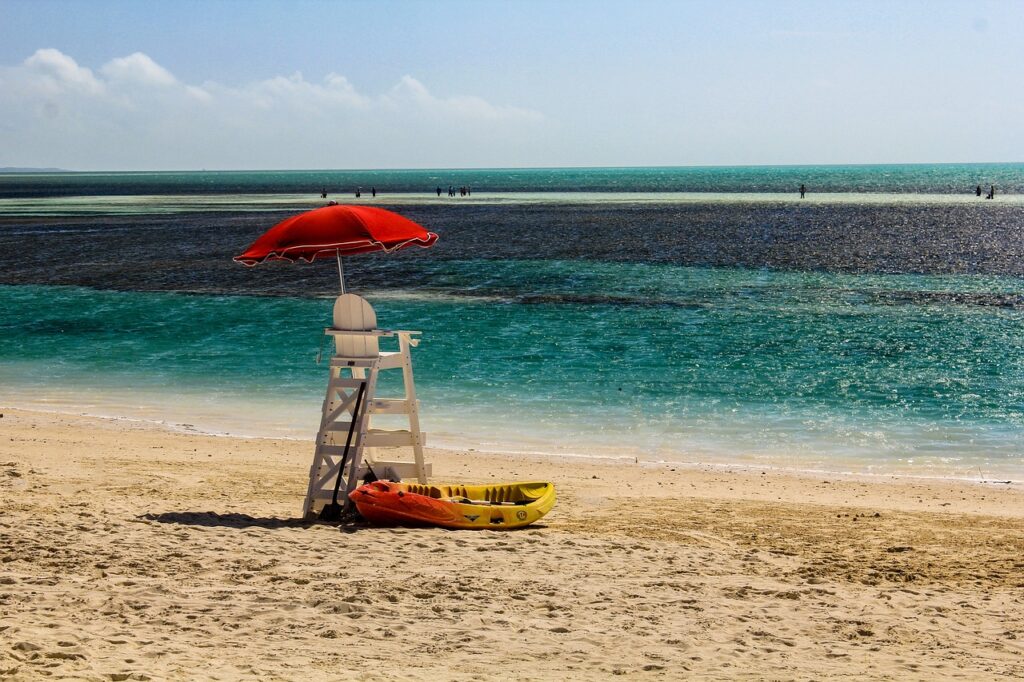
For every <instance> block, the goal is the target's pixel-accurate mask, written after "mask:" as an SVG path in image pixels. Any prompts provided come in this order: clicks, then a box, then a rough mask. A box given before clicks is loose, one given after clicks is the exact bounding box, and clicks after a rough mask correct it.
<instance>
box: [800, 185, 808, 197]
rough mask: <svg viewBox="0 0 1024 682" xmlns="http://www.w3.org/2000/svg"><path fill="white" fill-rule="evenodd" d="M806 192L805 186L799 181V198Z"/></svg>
mask: <svg viewBox="0 0 1024 682" xmlns="http://www.w3.org/2000/svg"><path fill="white" fill-rule="evenodd" d="M806 193H807V186H806V185H804V184H802V183H801V185H800V198H801V199H803V198H804V194H806Z"/></svg>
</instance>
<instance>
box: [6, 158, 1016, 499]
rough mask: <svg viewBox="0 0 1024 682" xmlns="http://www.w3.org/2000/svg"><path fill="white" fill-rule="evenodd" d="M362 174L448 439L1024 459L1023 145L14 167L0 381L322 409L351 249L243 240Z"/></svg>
mask: <svg viewBox="0 0 1024 682" xmlns="http://www.w3.org/2000/svg"><path fill="white" fill-rule="evenodd" d="M801 183H805V184H807V186H808V188H809V189H810V190H811V191H810V193H809V194H808V197H807V199H805V200H803V201H801V200H800V199H799V196H798V195H797V194H796V193H795V191H794V187H798V186H799V185H800V184H801ZM979 184H983V185H985V186H986V191H987V187H988V186H989V185H993V184H994V185H996V186H997V189H998V191H997V196H996V199H995V200H991V201H990V200H985V199H984V198H978V197H976V196H975V194H974V192H973V190H974V188H975V186H977V185H979ZM448 185H455V186H456V187H458V186H462V185H470V186H471V187H472V194H471V195H470V196H468V197H456V198H454V199H449V198H448V197H447V187H448ZM354 186H361V187H363V190H364V194H363V195H362V197H361V198H360V199H359V200H358V201H360V202H369V201H373V202H375V203H376V204H378V205H381V206H385V207H392V208H394V209H395V210H398V211H400V212H402V213H404V214H406V215H408V216H409V217H412V218H413V219H415V220H418V221H419V222H421V223H422V224H424V225H425V226H427V227H428V228H429V229H432V230H434V231H436V232H438V233H439V234H440V235H441V240H440V242H439V243H438V245H437V247H435V248H434V249H431V250H429V251H423V250H419V249H409V250H407V251H404V252H402V253H400V254H396V255H393V256H383V255H371V256H361V257H355V258H352V259H349V260H348V261H347V262H346V268H347V274H348V277H349V284H350V287H351V288H352V289H354V290H355V291H356V292H358V293H360V294H362V295H364V296H366V297H367V298H368V299H369V300H370V301H371V302H372V303H373V304H374V306H375V307H376V308H377V311H378V318H379V319H380V321H381V323H382V324H383V325H385V326H389V327H394V328H406V329H417V330H422V331H423V343H422V344H421V346H420V347H419V348H417V349H416V350H415V354H414V364H415V370H416V379H417V386H418V390H419V394H420V398H421V400H422V403H423V414H424V416H423V420H424V426H425V429H426V430H427V431H428V433H429V434H430V435H429V436H428V438H429V441H430V442H431V443H434V444H449V445H462V446H468V447H476V448H479V449H487V450H507V451H535V452H550V453H555V454H564V455H577V456H601V457H624V458H628V459H630V460H632V459H634V458H638V459H640V460H653V461H670V462H715V463H721V464H756V465H758V466H779V467H791V468H799V469H816V470H817V469H820V470H827V471H853V472H861V473H879V474H889V473H900V474H909V475H922V476H952V477H959V478H973V479H978V478H1002V479H1014V480H1019V479H1020V478H1021V477H1024V445H1022V442H1024V439H1022V438H1021V436H1022V435H1024V343H1022V341H1024V279H1022V277H1024V253H1022V245H1021V238H1022V237H1024V202H1022V201H1021V197H1022V196H1024V165H1022V164H998V165H968V166H964V165H958V166H895V167H891V166H874V167H800V168H796V167H786V168H742V169H591V170H580V169H568V170H550V169H544V170H533V171H530V170H488V171H459V170H448V171H360V172H349V171H330V172H325V171H308V172H303V173H294V172H291V173H275V172H264V173H164V174H160V173H147V174H140V173H130V174H116V173H106V174H60V175H16V176H3V175H0V310H2V311H3V314H2V316H0V405H6V406H10V407H16V406H25V407H36V408H38V407H42V408H44V409H54V410H61V411H70V412H86V413H93V414H104V415H110V416H119V417H126V418H136V419H148V420H154V421H162V422H165V423H170V424H172V425H176V426H178V427H179V428H188V429H197V430H204V431H211V432H217V433H232V434H244V435H254V436H264V435H267V436H270V435H273V436H287V437H296V438H312V436H313V434H314V432H315V430H316V427H317V424H318V421H319V407H320V401H321V400H322V395H323V389H324V379H325V374H326V371H325V368H324V366H323V365H317V364H316V362H315V356H316V354H317V349H318V346H319V343H320V332H321V331H322V328H323V327H324V326H325V325H326V324H327V322H328V320H329V316H330V306H331V300H330V297H331V296H332V294H333V293H334V288H335V287H336V273H335V271H334V269H333V268H332V266H331V263H317V264H313V265H290V264H285V263H272V264H267V265H265V266H261V267H259V268H256V269H252V270H249V269H246V268H242V267H241V266H238V265H235V264H234V263H232V262H231V260H230V257H231V255H233V254H234V253H238V252H240V251H241V250H242V249H243V248H244V247H245V246H247V245H248V244H249V243H250V242H251V241H252V240H253V239H254V238H255V237H256V236H258V235H259V234H260V233H261V232H262V231H263V230H265V229H267V228H268V227H269V226H270V225H272V224H273V223H274V222H276V220H278V219H280V218H281V217H284V216H286V215H288V214H290V213H293V212H295V211H298V210H303V209H305V208H312V207H314V206H317V205H319V204H320V203H322V200H321V199H320V198H319V191H320V189H321V187H327V188H328V191H329V193H330V194H331V196H330V198H332V199H336V200H339V201H355V199H354V197H350V196H348V193H349V189H350V188H352V187H354ZM368 186H373V187H376V188H377V189H378V196H377V198H376V199H372V198H370V197H368V196H367V194H366V193H365V191H366V189H367V187H368ZM436 186H443V188H444V189H445V196H442V197H441V198H438V197H437V196H436V193H435V191H434V190H435V187H436Z"/></svg>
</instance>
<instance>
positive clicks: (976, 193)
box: [974, 185, 981, 197]
mask: <svg viewBox="0 0 1024 682" xmlns="http://www.w3.org/2000/svg"><path fill="white" fill-rule="evenodd" d="M974 196H976V197H980V196H981V185H978V189H976V190H974Z"/></svg>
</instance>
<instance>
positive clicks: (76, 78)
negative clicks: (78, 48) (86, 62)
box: [24, 49, 103, 94]
mask: <svg viewBox="0 0 1024 682" xmlns="http://www.w3.org/2000/svg"><path fill="white" fill-rule="evenodd" d="M24 71H25V72H26V73H25V75H26V76H29V77H30V78H32V79H34V80H35V83H36V84H37V85H38V86H40V89H41V90H45V91H47V92H51V93H52V92H58V91H60V90H63V89H65V88H70V89H74V90H80V91H82V92H88V93H96V94H98V93H100V92H102V90H103V86H102V84H101V83H100V82H99V81H98V80H96V77H95V76H93V73H92V71H90V70H89V69H87V68H85V67H82V66H79V65H78V63H77V62H76V61H75V60H74V59H72V58H71V57H69V56H67V55H66V54H64V53H63V52H61V51H60V50H54V49H43V50H36V53H35V54H34V55H32V56H31V57H29V58H28V59H26V60H25V62H24Z"/></svg>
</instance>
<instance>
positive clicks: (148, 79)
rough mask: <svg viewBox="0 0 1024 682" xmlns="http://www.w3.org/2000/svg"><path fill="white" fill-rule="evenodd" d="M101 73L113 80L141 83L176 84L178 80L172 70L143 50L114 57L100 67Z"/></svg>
mask: <svg viewBox="0 0 1024 682" xmlns="http://www.w3.org/2000/svg"><path fill="white" fill-rule="evenodd" d="M100 73H102V74H103V75H104V76H106V77H107V78H108V79H110V80H112V81H124V82H131V83H137V84H139V85H175V84H176V83H177V82H178V81H177V79H176V78H175V77H174V76H172V75H171V72H170V71H168V70H167V69H165V68H164V67H162V66H160V65H159V64H157V63H156V62H154V61H153V60H152V59H150V58H149V57H148V56H147V55H144V54H142V53H141V52H136V53H135V54H130V55H128V56H127V57H120V58H118V59H112V60H111V61H109V62H107V63H106V64H105V65H104V66H103V68H102V69H100Z"/></svg>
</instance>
